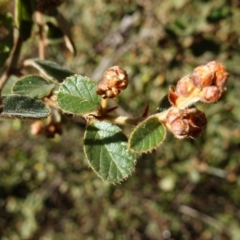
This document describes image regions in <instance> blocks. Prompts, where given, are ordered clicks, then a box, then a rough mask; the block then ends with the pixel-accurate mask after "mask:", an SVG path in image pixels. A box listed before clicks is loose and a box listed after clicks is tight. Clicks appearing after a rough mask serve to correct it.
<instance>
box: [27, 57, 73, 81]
mask: <svg viewBox="0 0 240 240" xmlns="http://www.w3.org/2000/svg"><path fill="white" fill-rule="evenodd" d="M24 65H25V66H33V67H35V68H36V69H37V70H38V71H40V72H41V73H43V74H44V75H45V76H46V77H47V78H49V79H50V80H52V81H54V82H55V81H56V80H57V81H58V82H63V80H64V79H65V78H66V77H69V76H71V75H74V74H75V73H74V72H72V71H70V70H68V69H65V68H63V67H62V66H60V65H59V64H57V63H55V62H52V61H48V60H41V59H38V58H35V59H28V60H26V61H25V62H24Z"/></svg>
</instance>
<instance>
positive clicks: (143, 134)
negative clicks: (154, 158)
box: [129, 117, 166, 153]
mask: <svg viewBox="0 0 240 240" xmlns="http://www.w3.org/2000/svg"><path fill="white" fill-rule="evenodd" d="M165 135H166V130H165V127H164V125H163V124H162V123H161V122H160V121H159V119H158V118H157V117H151V118H147V119H146V120H144V121H142V122H141V123H140V124H139V125H138V126H137V127H136V128H135V129H134V131H133V133H132V134H131V136H130V138H129V149H130V150H132V151H134V152H136V153H144V152H150V151H152V150H153V149H156V147H158V145H159V144H161V143H162V142H163V140H164V138H165Z"/></svg>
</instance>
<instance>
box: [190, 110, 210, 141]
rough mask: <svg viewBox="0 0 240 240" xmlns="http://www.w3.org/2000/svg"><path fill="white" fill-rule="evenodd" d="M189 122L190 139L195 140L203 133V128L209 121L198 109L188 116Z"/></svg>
mask: <svg viewBox="0 0 240 240" xmlns="http://www.w3.org/2000/svg"><path fill="white" fill-rule="evenodd" d="M188 122H189V127H190V130H189V135H188V137H190V138H193V139H195V138H197V137H199V136H200V134H201V133H202V130H203V128H204V127H205V126H206V124H207V119H206V116H205V114H204V113H203V112H201V111H199V110H197V109H196V111H195V112H193V113H191V114H190V115H189V116H188Z"/></svg>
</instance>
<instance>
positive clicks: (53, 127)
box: [44, 122, 62, 138]
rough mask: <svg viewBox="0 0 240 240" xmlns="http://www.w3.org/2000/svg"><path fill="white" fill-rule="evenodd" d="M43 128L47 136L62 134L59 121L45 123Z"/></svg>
mask: <svg viewBox="0 0 240 240" xmlns="http://www.w3.org/2000/svg"><path fill="white" fill-rule="evenodd" d="M44 130H45V134H46V136H47V137H48V138H53V137H55V135H56V134H59V135H61V134H62V125H61V123H56V122H52V123H49V124H48V125H46V126H45V128H44Z"/></svg>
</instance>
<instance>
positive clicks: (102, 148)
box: [84, 122, 135, 183]
mask: <svg viewBox="0 0 240 240" xmlns="http://www.w3.org/2000/svg"><path fill="white" fill-rule="evenodd" d="M84 152H85V154H86V156H87V158H88V161H89V165H90V167H91V168H92V169H93V170H94V171H95V172H96V173H97V174H98V175H99V176H100V177H101V178H102V179H103V180H106V181H107V182H112V183H117V182H120V181H122V180H123V179H125V178H126V177H128V175H129V174H131V173H132V171H133V170H134V163H135V156H134V154H132V153H131V152H129V151H128V150H127V138H126V137H125V136H124V134H123V133H122V131H121V130H120V129H119V128H118V127H116V126H115V125H113V124H111V123H107V122H93V123H91V124H89V125H88V126H87V129H86V133H85V136H84Z"/></svg>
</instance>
